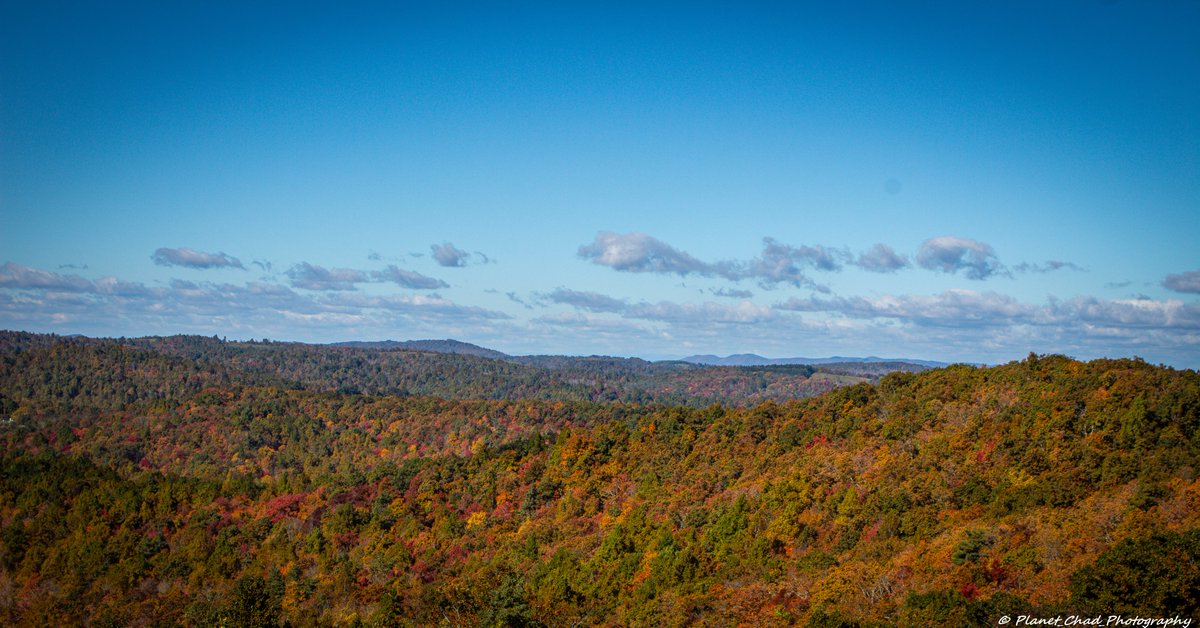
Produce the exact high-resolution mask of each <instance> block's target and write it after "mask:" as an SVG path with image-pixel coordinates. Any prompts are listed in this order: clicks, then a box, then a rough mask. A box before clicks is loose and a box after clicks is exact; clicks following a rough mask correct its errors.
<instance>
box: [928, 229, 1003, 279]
mask: <svg viewBox="0 0 1200 628" xmlns="http://www.w3.org/2000/svg"><path fill="white" fill-rule="evenodd" d="M917 265H918V266H920V267H921V268H924V269H927V270H936V271H941V272H943V273H957V272H958V271H960V270H961V271H964V273H965V274H966V276H967V278H968V279H987V278H989V277H992V276H994V275H997V274H1004V273H1005V272H1006V271H1005V268H1004V265H1003V264H1001V263H1000V260H999V259H998V258H997V257H996V252H995V251H994V250H992V247H991V245H989V244H985V243H983V242H979V241H977V240H969V239H966V238H957V237H954V236H941V237H937V238H930V239H928V240H926V241H925V242H924V243H923V244H922V245H921V248H920V250H918V251H917Z"/></svg>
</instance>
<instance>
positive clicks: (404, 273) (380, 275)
mask: <svg viewBox="0 0 1200 628" xmlns="http://www.w3.org/2000/svg"><path fill="white" fill-rule="evenodd" d="M287 276H288V278H289V279H290V280H291V284H292V287H294V288H303V289H305V290H318V291H350V290H355V289H356V287H357V284H360V283H380V282H390V283H394V284H396V285H398V286H400V287H401V288H409V289H411V290H437V289H439V288H449V287H450V285H449V284H447V283H446V282H444V281H442V280H441V279H437V278H434V277H429V276H427V275H422V274H421V273H418V272H416V271H412V270H404V269H403V268H400V267H398V266H396V265H395V264H391V265H388V266H387V267H386V268H384V269H383V270H373V271H366V270H357V269H353V268H324V267H322V266H317V265H315V264H310V263H308V262H301V263H299V264H296V265H295V266H292V267H291V268H289V269H288V271H287Z"/></svg>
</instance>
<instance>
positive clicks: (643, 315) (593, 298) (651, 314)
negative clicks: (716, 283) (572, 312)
mask: <svg viewBox="0 0 1200 628" xmlns="http://www.w3.org/2000/svg"><path fill="white" fill-rule="evenodd" d="M539 296H540V298H541V299H543V300H545V301H548V302H551V303H557V304H561V305H569V306H571V307H573V308H575V309H577V310H583V311H586V312H592V313H596V314H605V313H608V314H618V315H620V316H622V317H625V318H631V319H640V320H648V321H661V322H671V323H683V324H688V325H692V324H732V323H753V322H759V321H763V320H767V319H771V318H775V317H776V313H775V312H774V311H773V310H772V309H771V308H769V307H765V306H760V305H755V304H754V303H751V302H750V301H742V302H740V303H737V304H725V303H711V302H709V303H676V302H672V301H658V302H656V303H650V302H647V301H640V302H634V303H631V302H629V301H628V300H626V299H618V298H615V297H611V296H608V295H605V294H600V293H597V292H585V291H579V290H570V289H568V288H558V289H556V290H554V291H553V292H550V293H549V294H545V295H539Z"/></svg>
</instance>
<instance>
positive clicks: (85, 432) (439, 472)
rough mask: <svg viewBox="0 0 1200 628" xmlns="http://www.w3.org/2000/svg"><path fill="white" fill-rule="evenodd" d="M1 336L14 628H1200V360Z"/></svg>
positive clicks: (4, 522)
mask: <svg viewBox="0 0 1200 628" xmlns="http://www.w3.org/2000/svg"><path fill="white" fill-rule="evenodd" d="M2 341H3V342H2V344H0V623H3V624H5V625H27V626H42V625H49V624H56V625H63V624H67V625H97V626H123V625H131V626H154V625H175V624H184V625H196V626H209V625H230V626H277V625H288V624H290V625H296V626H301V625H351V624H359V625H369V626H392V625H400V626H406V625H422V626H424V625H452V626H458V625H464V626H474V625H483V626H497V625H500V626H538V625H545V626H590V625H613V626H616V625H639V626H640V625H646V626H650V625H653V626H658V625H665V626H673V625H722V626H723V625H738V624H745V625H811V626H838V625H850V626H852V625H862V626H875V625H902V626H911V625H917V626H924V625H987V626H993V625H995V623H996V620H997V618H998V617H999V616H1000V615H1001V614H1005V613H1008V614H1017V613H1024V614H1038V615H1042V616H1053V615H1055V614H1068V613H1075V614H1087V615H1089V616H1093V615H1097V614H1105V615H1108V614H1115V613H1121V614H1128V615H1135V614H1140V615H1142V616H1172V615H1180V616H1183V617H1191V618H1195V619H1200V480H1198V479H1197V475H1196V472H1197V469H1200V433H1198V428H1200V375H1198V374H1197V373H1196V372H1194V371H1178V370H1173V369H1169V368H1165V367H1157V366H1152V365H1149V364H1146V363H1145V362H1142V361H1140V360H1096V361H1092V362H1087V363H1083V362H1078V361H1075V360H1071V359H1069V358H1066V357H1062V356H1037V355H1030V356H1029V358H1027V359H1026V360H1023V361H1021V362H1014V363H1010V364H1006V365H1002V366H996V367H991V368H981V367H972V366H963V365H959V366H951V367H947V368H941V369H934V370H927V371H923V372H919V373H913V372H893V373H889V374H886V375H882V376H881V377H875V378H873V379H871V380H870V381H864V380H863V379H862V378H858V379H857V380H856V379H854V378H852V377H851V376H848V375H840V376H838V375H831V374H830V373H829V372H828V371H821V370H819V369H818V370H814V369H813V368H812V367H756V368H737V367H714V368H708V367H694V366H690V365H677V364H675V363H644V362H640V361H622V360H614V359H606V358H591V359H582V360H581V359H569V360H567V359H564V360H561V361H560V362H561V363H556V362H555V361H554V360H553V359H551V358H541V359H538V360H534V359H530V360H527V361H525V362H521V361H514V360H496V359H487V358H482V357H477V356H468V355H445V354H437V353H428V352H413V351H401V350H391V349H379V348H363V347H358V348H350V347H336V348H334V347H325V348H313V347H308V346H303V345H287V344H277V343H225V342H222V341H220V340H217V339H206V338H194V337H175V338H152V339H136V340H120V341H117V340H93V339H82V338H59V337H52V336H39V335H31V334H19V333H6V334H4V335H3V337H2ZM823 373H824V375H822V374H823ZM838 378H844V379H838ZM814 379H818V380H819V381H825V382H827V388H826V390H825V392H823V393H822V394H820V395H817V396H811V394H812V393H813V392H815V391H814V390H813V389H812V388H810V387H804V386H802V385H801V383H802V382H806V381H812V380H814ZM852 382H857V383H852ZM806 395H808V396H806ZM690 396H694V398H688V399H684V398H685V397H690ZM680 399H683V400H685V401H691V403H690V404H682V403H680V402H679V400H680ZM696 399H704V400H706V402H705V403H703V404H700V403H697V402H696ZM714 400H720V401H722V404H717V403H712V401H714Z"/></svg>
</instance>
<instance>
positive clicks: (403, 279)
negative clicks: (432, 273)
mask: <svg viewBox="0 0 1200 628" xmlns="http://www.w3.org/2000/svg"><path fill="white" fill-rule="evenodd" d="M371 278H372V279H373V280H375V281H390V282H392V283H394V284H396V285H397V286H400V287H401V288H409V289H412V290H437V289H439V288H449V287H450V284H448V283H446V282H444V281H442V280H441V279H437V278H434V277H429V276H427V275H422V274H421V273H418V272H417V271H415V270H404V269H403V268H399V267H398V266H396V265H394V264H389V265H388V267H387V268H385V269H383V270H377V271H374V272H372V273H371Z"/></svg>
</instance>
